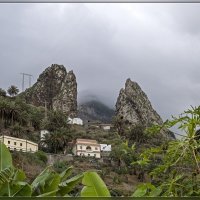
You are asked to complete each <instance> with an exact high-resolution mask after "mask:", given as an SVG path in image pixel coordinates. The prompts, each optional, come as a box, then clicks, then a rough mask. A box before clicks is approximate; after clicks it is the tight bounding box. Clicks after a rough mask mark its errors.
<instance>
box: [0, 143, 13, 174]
mask: <svg viewBox="0 0 200 200" xmlns="http://www.w3.org/2000/svg"><path fill="white" fill-rule="evenodd" d="M12 166H13V164H12V157H11V154H10V152H9V150H8V149H7V147H6V145H5V144H3V143H2V142H0V171H1V170H3V169H5V168H9V167H12Z"/></svg>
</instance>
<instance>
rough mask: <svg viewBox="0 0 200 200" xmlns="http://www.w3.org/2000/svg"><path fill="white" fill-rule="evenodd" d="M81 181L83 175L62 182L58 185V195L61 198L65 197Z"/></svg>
mask: <svg viewBox="0 0 200 200" xmlns="http://www.w3.org/2000/svg"><path fill="white" fill-rule="evenodd" d="M82 179H83V174H79V175H77V176H74V177H72V178H70V179H69V180H67V181H64V182H62V183H60V184H59V192H58V193H59V194H60V195H61V196H65V195H67V194H68V193H69V192H71V191H72V190H73V189H74V187H75V186H76V185H77V184H78V183H80V182H81V180H82Z"/></svg>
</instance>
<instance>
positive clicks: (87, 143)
mask: <svg viewBox="0 0 200 200" xmlns="http://www.w3.org/2000/svg"><path fill="white" fill-rule="evenodd" d="M100 148H101V147H100V144H98V143H97V141H96V140H89V139H76V142H75V143H74V145H73V149H72V152H73V153H74V155H77V156H85V157H95V158H101V154H100V151H101V149H100Z"/></svg>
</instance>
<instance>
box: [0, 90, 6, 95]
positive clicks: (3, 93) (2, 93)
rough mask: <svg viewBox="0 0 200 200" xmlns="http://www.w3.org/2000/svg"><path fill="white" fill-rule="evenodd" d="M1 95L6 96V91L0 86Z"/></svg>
mask: <svg viewBox="0 0 200 200" xmlns="http://www.w3.org/2000/svg"><path fill="white" fill-rule="evenodd" d="M0 96H2V97H6V91H5V90H3V89H2V88H0Z"/></svg>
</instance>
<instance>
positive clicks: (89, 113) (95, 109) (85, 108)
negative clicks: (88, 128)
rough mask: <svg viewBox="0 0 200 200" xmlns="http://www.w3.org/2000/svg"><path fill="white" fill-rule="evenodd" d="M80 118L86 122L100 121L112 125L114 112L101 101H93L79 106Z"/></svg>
mask: <svg viewBox="0 0 200 200" xmlns="http://www.w3.org/2000/svg"><path fill="white" fill-rule="evenodd" d="M78 116H79V117H80V118H81V119H82V120H83V121H84V122H88V121H98V122H102V123H111V120H112V117H113V116H114V110H113V109H111V108H109V107H108V106H106V105H104V104H103V103H101V102H99V101H96V100H91V101H88V102H84V103H82V104H80V105H79V107H78Z"/></svg>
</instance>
